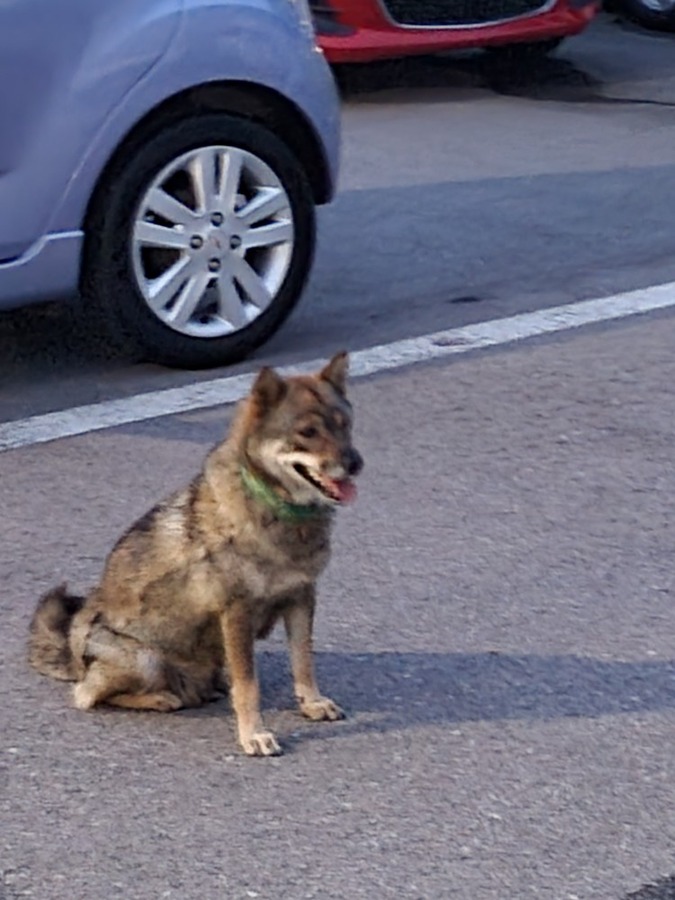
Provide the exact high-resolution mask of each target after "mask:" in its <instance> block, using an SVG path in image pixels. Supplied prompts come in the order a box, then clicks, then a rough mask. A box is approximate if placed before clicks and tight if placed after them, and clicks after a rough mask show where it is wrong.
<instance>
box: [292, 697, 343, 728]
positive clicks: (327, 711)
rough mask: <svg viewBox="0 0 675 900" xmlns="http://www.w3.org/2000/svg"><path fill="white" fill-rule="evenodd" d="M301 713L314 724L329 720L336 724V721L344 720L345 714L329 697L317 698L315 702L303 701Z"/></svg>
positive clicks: (301, 702)
mask: <svg viewBox="0 0 675 900" xmlns="http://www.w3.org/2000/svg"><path fill="white" fill-rule="evenodd" d="M300 712H301V713H302V714H303V716H306V717H307V718H308V719H312V721H314V722H323V721H325V720H326V719H328V720H329V721H330V722H335V721H336V719H344V717H345V714H344V712H343V711H342V710H341V709H340V707H339V706H338V705H337V703H333V701H332V700H330V699H329V698H328V697H316V698H315V699H314V700H301V701H300Z"/></svg>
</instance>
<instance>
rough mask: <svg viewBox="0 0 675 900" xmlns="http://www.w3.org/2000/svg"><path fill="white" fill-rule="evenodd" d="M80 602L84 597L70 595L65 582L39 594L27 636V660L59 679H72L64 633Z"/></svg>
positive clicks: (71, 664) (81, 603) (43, 671)
mask: <svg viewBox="0 0 675 900" xmlns="http://www.w3.org/2000/svg"><path fill="white" fill-rule="evenodd" d="M83 605H84V597H73V596H72V595H71V594H69V593H68V592H67V589H66V585H65V584H62V585H59V587H55V588H52V590H51V591H48V592H47V593H46V594H45V595H44V596H43V597H41V598H40V601H39V603H38V605H37V609H36V610H35V613H34V614H33V618H32V620H31V623H30V636H29V638H28V661H29V663H30V664H31V666H33V667H34V668H36V669H37V670H38V672H41V673H42V674H43V675H51V677H52V678H59V679H61V680H62V681H74V680H75V670H74V666H73V654H72V652H71V649H70V644H69V641H68V634H69V632H70V625H71V622H72V620H73V616H74V615H75V613H76V612H78V611H79V610H80V609H82V607H83Z"/></svg>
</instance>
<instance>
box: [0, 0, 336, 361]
mask: <svg viewBox="0 0 675 900" xmlns="http://www.w3.org/2000/svg"><path fill="white" fill-rule="evenodd" d="M1 7H2V8H1V10H0V309H9V308H12V307H17V306H21V305H24V304H28V303H32V302H35V301H39V300H44V299H52V298H59V297H63V298H66V297H73V296H75V295H78V296H79V297H80V298H81V301H82V302H83V304H84V305H85V307H86V308H85V309H84V310H83V311H84V312H85V313H87V314H89V313H91V312H93V311H94V310H95V311H96V317H95V319H94V321H95V322H96V323H97V327H98V323H99V322H101V323H104V325H105V327H106V329H107V331H108V333H109V334H110V336H111V338H112V339H113V340H115V341H116V342H117V343H119V342H123V343H124V344H125V345H126V346H128V347H129V348H130V349H132V350H133V352H134V353H137V354H140V355H142V356H143V357H144V358H146V359H151V360H154V361H156V362H161V363H164V364H168V365H175V366H183V367H190V368H193V367H194V368H196V367H206V366H215V365H221V364H224V363H229V362H233V361H235V360H237V359H240V358H242V357H243V356H245V355H246V354H247V353H249V352H250V351H251V350H252V349H254V348H255V347H257V346H259V345H260V344H261V343H262V342H263V341H265V340H266V339H267V338H269V337H270V335H271V334H272V333H273V332H274V331H275V330H276V329H277V328H278V327H279V326H280V325H281V323H282V322H283V321H284V319H285V318H286V316H287V315H288V314H289V313H290V311H291V310H292V309H293V307H294V305H295V303H296V302H297V300H298V298H299V296H300V294H301V292H302V289H303V286H304V284H305V282H306V279H307V276H308V273H309V270H310V267H311V263H312V255H313V248H314V229H315V206H316V205H318V204H322V203H326V202H328V201H329V200H330V199H331V198H332V196H333V192H334V189H335V182H336V173H337V165H338V151H339V103H338V97H337V94H336V90H335V86H334V82H333V78H332V75H331V72H330V70H329V68H328V66H327V64H326V62H325V60H324V58H323V55H322V54H321V52H320V51H319V50H318V49H317V47H316V44H315V41H314V34H313V31H312V26H311V19H310V15H309V12H308V8H307V4H306V2H305V0H143V2H139V0H116V2H115V3H99V2H92V0H3V2H2V4H1Z"/></svg>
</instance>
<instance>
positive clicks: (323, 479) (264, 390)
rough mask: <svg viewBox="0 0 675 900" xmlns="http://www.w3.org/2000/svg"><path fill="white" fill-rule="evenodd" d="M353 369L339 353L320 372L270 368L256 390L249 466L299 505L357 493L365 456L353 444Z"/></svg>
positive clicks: (247, 433) (250, 411) (249, 423)
mask: <svg viewBox="0 0 675 900" xmlns="http://www.w3.org/2000/svg"><path fill="white" fill-rule="evenodd" d="M348 367H349V361H348V357H347V354H346V353H338V354H337V355H336V356H335V357H333V359H332V360H331V361H330V362H329V363H328V365H326V366H325V367H324V368H323V369H322V370H321V371H320V372H318V373H317V374H316V375H300V376H295V377H292V378H282V377H281V375H279V374H278V373H277V372H275V371H274V370H273V369H269V368H265V369H262V371H261V372H260V374H259V375H258V377H257V379H256V381H255V383H254V385H253V388H252V390H251V395H250V397H249V398H248V405H247V415H246V420H245V421H246V424H245V429H244V434H243V435H242V444H241V446H242V451H243V454H244V457H245V461H246V464H247V465H248V466H250V468H251V469H252V470H253V471H255V472H257V473H258V474H260V475H262V476H263V477H264V478H266V480H268V481H269V482H270V483H271V484H272V485H274V487H275V488H277V489H281V491H280V493H281V494H282V495H283V496H285V498H286V499H288V500H290V502H292V503H294V504H299V505H309V504H314V505H323V506H329V507H330V506H339V505H341V504H343V503H348V502H349V501H350V500H352V499H354V497H355V496H356V487H355V485H354V482H353V480H352V479H353V478H354V476H356V475H358V473H359V472H360V471H361V469H362V468H363V460H362V459H361V455H360V453H359V452H358V451H357V450H356V449H355V448H354V446H353V445H352V436H351V429H352V409H351V406H350V403H349V401H348V400H347V394H346V379H347V370H348Z"/></svg>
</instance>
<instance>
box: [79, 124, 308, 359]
mask: <svg viewBox="0 0 675 900" xmlns="http://www.w3.org/2000/svg"><path fill="white" fill-rule="evenodd" d="M212 160H213V162H212ZM237 179H238V180H237ZM207 186H208V190H207ZM198 194H200V196H198ZM167 198H168V199H167ZM174 202H177V205H174ZM219 203H221V206H219V207H218V209H215V208H214V206H217V205H218V204H219ZM256 204H257V205H256ZM265 204H267V205H265ZM167 210H168V212H167ZM266 213H269V214H266ZM261 216H262V218H261ZM219 219H220V221H219ZM244 222H246V224H244ZM85 232H86V236H85V253H84V262H83V278H82V293H83V297H84V300H85V302H86V303H87V305H88V306H89V307H95V308H96V311H97V314H100V315H102V316H103V317H104V319H105V323H106V326H107V330H108V332H109V334H110V335H111V337H112V339H113V340H114V342H115V343H116V344H118V345H120V344H121V345H123V346H124V347H125V350H126V351H129V350H130V351H131V352H132V353H133V354H134V355H136V356H140V357H141V358H143V359H145V360H148V361H152V362H156V363H160V364H163V365H168V366H173V367H178V368H190V369H198V368H209V367H213V366H221V365H226V364H230V363H233V362H236V361H237V360H240V359H242V358H244V357H245V356H246V355H248V354H249V353H251V352H252V351H253V350H254V349H255V348H256V347H258V346H260V345H261V344H262V343H263V342H264V341H266V340H267V339H268V338H269V337H270V336H271V335H272V334H273V333H274V332H275V331H276V330H277V329H278V328H279V327H280V325H281V324H282V323H283V321H284V320H285V319H286V317H287V316H288V315H289V313H290V312H291V311H292V309H293V308H294V306H295V305H296V303H297V301H298V299H299V297H300V295H301V292H302V289H303V287H304V285H305V282H306V280H307V277H308V275H309V271H310V269H311V265H312V259H313V254H314V241H315V208H314V200H313V197H312V193H311V188H310V186H309V183H308V180H307V177H306V175H305V172H304V170H303V168H302V166H301V165H300V163H299V162H298V161H297V159H296V157H295V156H294V155H293V154H292V152H291V151H290V150H289V149H288V148H287V147H286V145H285V144H284V143H283V142H282V141H280V140H279V139H278V138H277V137H276V136H275V135H274V134H273V133H272V132H270V131H269V130H268V129H267V128H265V127H264V126H262V125H260V124H258V123H256V122H251V121H249V120H246V119H243V118H239V117H236V116H231V115H227V114H223V113H204V114H201V115H196V116H193V117H189V118H184V119H181V120H178V121H173V122H167V123H166V124H165V125H164V126H163V127H160V128H159V129H156V130H154V131H153V132H152V134H151V135H150V136H148V135H147V134H146V135H144V137H143V139H142V140H139V141H137V142H135V143H134V144H133V145H131V146H127V147H125V148H123V152H121V153H119V154H118V155H117V157H116V159H115V160H114V162H113V163H112V165H111V167H110V170H109V172H108V174H107V176H106V178H105V182H104V184H103V185H102V186H101V188H100V190H99V191H98V192H97V195H96V197H95V198H94V201H93V203H92V208H91V211H90V215H89V216H88V220H87V224H86V228H85ZM157 235H159V236H160V237H159V238H158V237H157ZM148 241H149V243H147V242H148ZM174 245H175V246H174ZM209 257H210V258H209ZM183 277H184V278H185V279H186V280H185V282H184V283H183V282H181V278H183ZM162 279H164V280H162ZM209 279H210V280H209ZM181 285H182V286H181ZM174 287H175V288H176V293H175V295H173V296H171V293H170V292H171V291H173V288H174ZM200 291H202V293H201V295H200ZM196 298H200V299H198V300H197V299H196ZM237 298H239V301H240V302H239V304H237ZM193 304H194V307H193ZM192 307H193V313H192V315H191V316H190V314H189V311H190V308H192ZM223 310H225V311H226V312H223Z"/></svg>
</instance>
